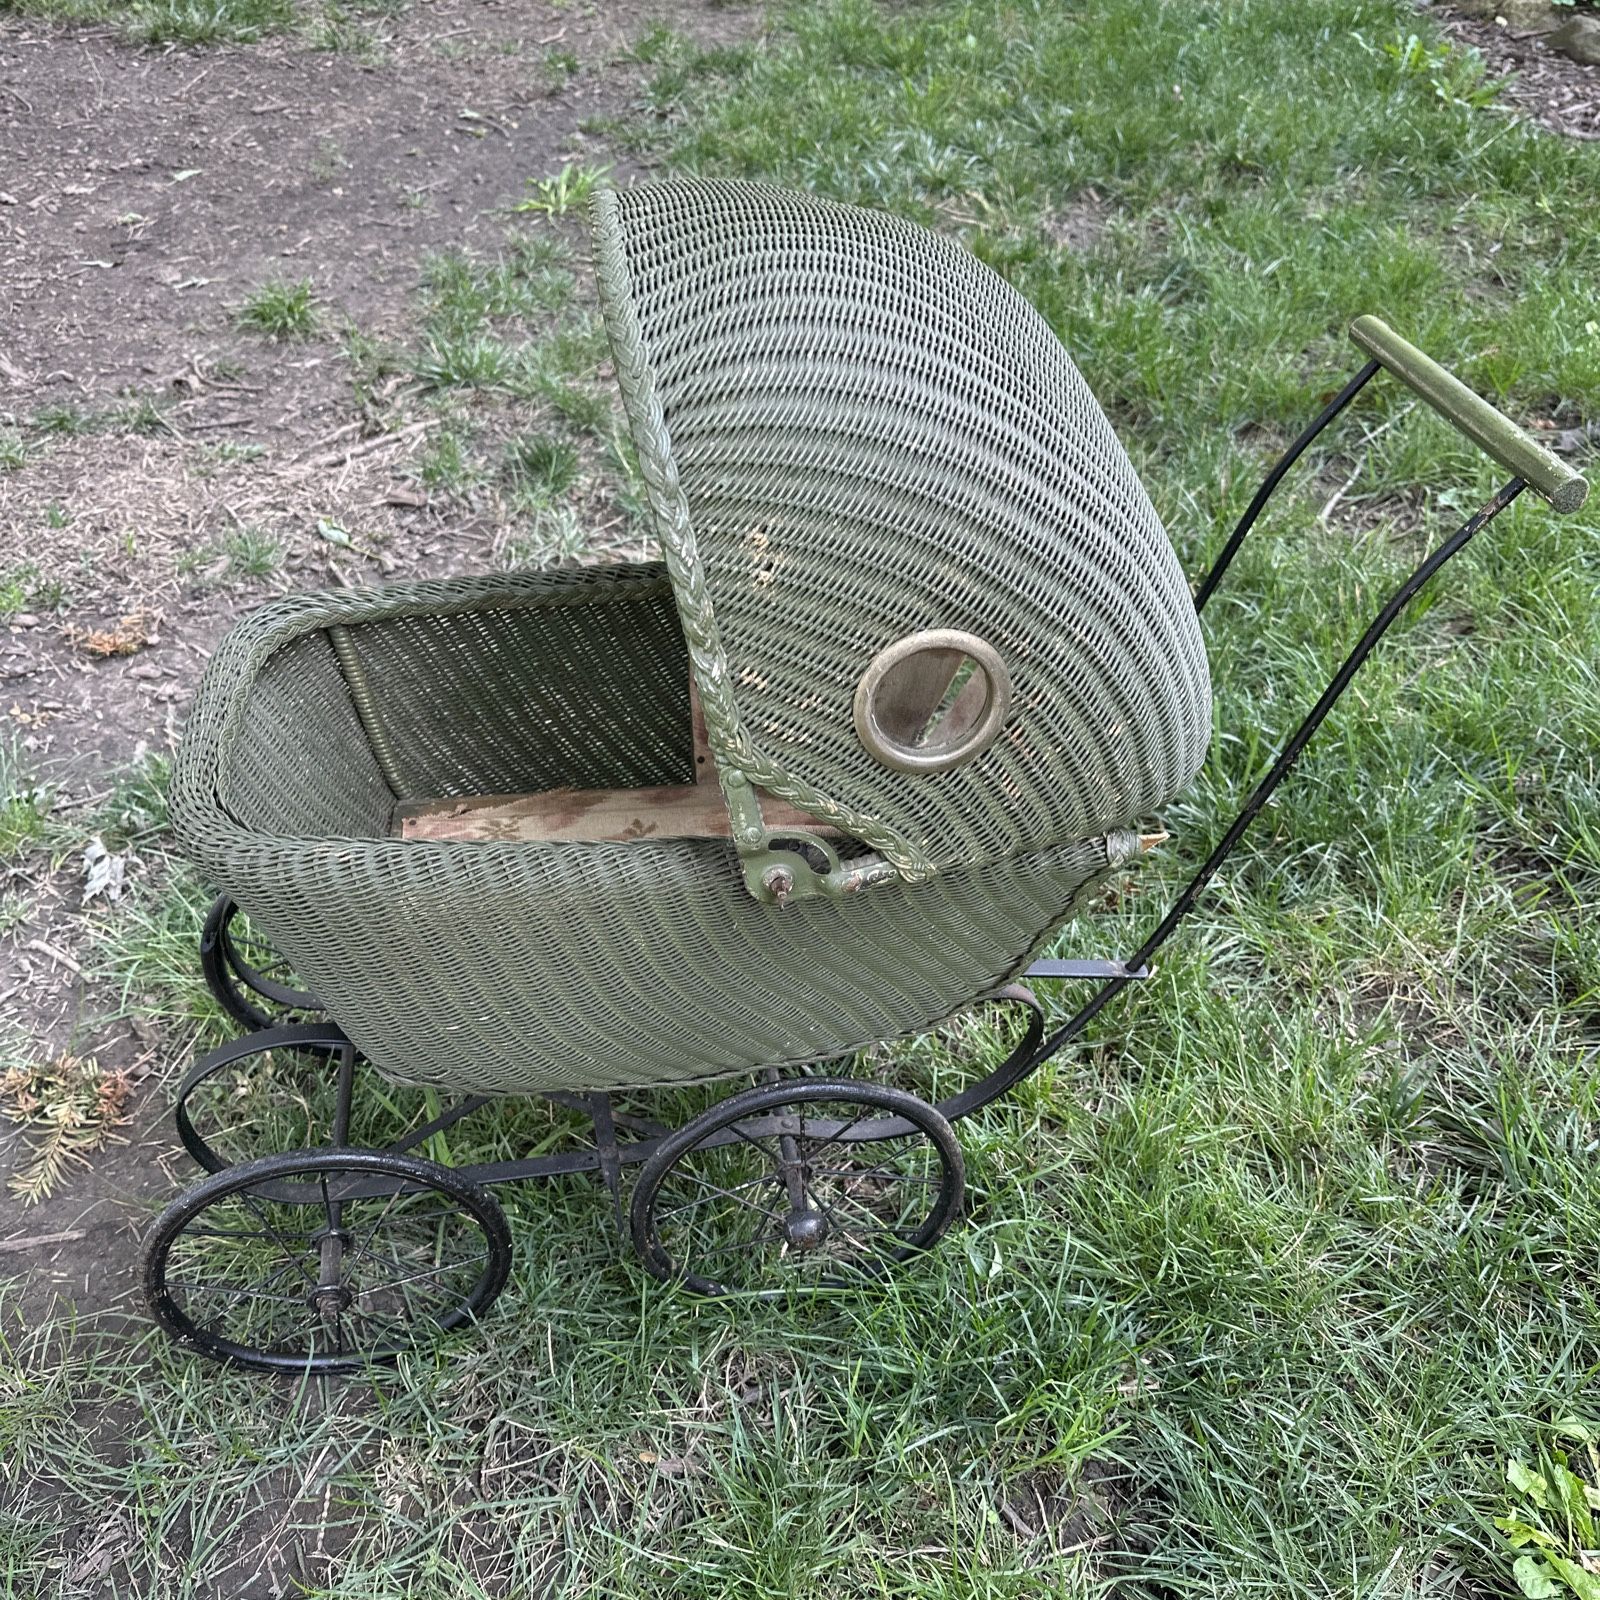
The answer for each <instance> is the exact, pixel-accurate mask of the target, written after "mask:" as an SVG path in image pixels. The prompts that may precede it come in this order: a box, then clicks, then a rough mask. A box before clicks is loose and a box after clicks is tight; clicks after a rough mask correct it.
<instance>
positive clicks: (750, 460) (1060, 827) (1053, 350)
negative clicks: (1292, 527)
mask: <svg viewBox="0 0 1600 1600" xmlns="http://www.w3.org/2000/svg"><path fill="white" fill-rule="evenodd" d="M594 232H595V254H596V269H597V274H598V277H599V281H600V288H601V298H602V303H603V305H604V308H605V313H606V320H607V326H608V329H609V332H610V335H611V340H612V348H613V352H614V355H615V358H616V367H617V373H618V379H619V382H620V384H621V386H622V389H623V394H624V399H625V402H626V405H627V410H628V416H629V422H630V426H631V428H632V431H633V435H634V440H635V444H636V446H637V448H638V452H639V456H640V460H641V464H642V466H643V469H644V473H645V477H646V480H647V483H648V486H649V489H650V496H651V503H652V508H653V512H654V515H655V518H656V522H657V525H658V530H659V533H660V536H661V541H662V546H663V550H664V553H665V556H666V559H667V562H668V566H669V569H670V571H671V575H672V580H673V583H674V586H675V588H676V591H677V596H678V601H679V606H680V610H681V613H682V617H683V625H684V631H685V634H686V636H687V639H688V643H689V649H690V653H691V656H692V658H693V661H694V666H695V672H696V677H697V681H698V684H699V687H700V692H701V697H702V700H703V702H704V704H705V707H706V715H707V721H708V726H709V730H710V734H711V740H712V744H713V747H714V748H715V749H716V750H717V752H718V755H719V757H721V758H722V759H723V761H724V762H725V764H727V765H731V766H734V767H737V768H740V769H742V770H743V771H744V772H745V773H746V774H747V775H748V776H749V777H750V778H751V779H752V780H754V781H756V782H759V783H761V784H764V785H765V786H766V787H768V788H770V789H772V790H773V791H774V792H776V793H779V794H781V795H783V796H784V797H785V798H787V799H790V800H792V801H794V802H795V803H796V804H798V805H800V806H802V807H805V808H806V809H808V810H811V811H814V812H817V813H819V814H821V815H824V816H827V817H829V818H831V819H832V820H834V821H836V822H837V823H839V824H840V825H841V826H842V827H844V828H845V829H846V830H847V831H849V832H850V833H851V834H853V835H854V836H856V837H858V838H860V839H863V840H865V841H867V842H868V843H869V844H871V845H872V846H873V847H874V848H876V849H879V850H881V851H882V852H883V854H884V855H886V856H887V857H888V858H889V859H890V860H891V861H893V862H894V863H895V865H896V866H897V867H898V868H899V869H900V870H901V872H902V874H903V875H904V876H906V877H909V878H913V879H916V878H921V877H925V876H927V875H928V874H929V873H931V872H933V871H936V870H940V869H943V868H947V867H950V866H955V865H962V864H971V863H976V862H980V861H994V860H999V859H1003V858H1005V857H1006V856H1009V855H1011V854H1013V853H1015V852H1018V851H1029V850H1038V849H1041V848H1044V847H1046V846H1049V845H1052V844H1057V843H1061V842H1065V841H1071V840H1076V839H1083V838H1089V837H1093V836H1095V835H1097V834H1101V833H1103V832H1105V831H1106V830H1107V829H1109V828H1114V827H1118V826H1121V825H1123V824H1125V823H1126V822H1128V820H1129V819H1131V818H1134V817H1137V816H1140V815H1142V814H1145V813H1148V812H1150V811H1153V810H1155V809H1157V808H1158V807H1160V806H1161V805H1163V804H1164V803H1165V802H1166V801H1167V800H1169V799H1170V798H1171V797H1172V796H1173V795H1174V794H1176V793H1177V792H1178V790H1179V789H1181V788H1182V787H1183V786H1184V785H1185V784H1186V783H1187V782H1188V781H1189V779H1190V778H1191V777H1192V776H1193V775H1194V773H1195V771H1196V770H1197V769H1198V767H1199V765H1200V762H1201V760H1202V758H1203V756H1204V753H1205V749H1206V745H1207V742H1208V737H1209V730H1210V700H1209V683H1208V678H1207V672H1206V663H1205V656H1204V651H1203V647H1202V645H1201V640H1200V633H1199V628H1198V625H1197V623H1196V619H1195V614H1194V607H1193V604H1192V601H1191V599H1190V594H1189V590H1188V587H1187V585H1186V583H1185V581H1184V578H1183V575H1182V573H1181V571H1180V570H1179V567H1178V564H1177V561H1176V559H1175V557H1174V555H1173V552H1172V549H1171V547H1170V545H1169V544H1168V541H1167V538H1166V535H1165V533H1164V531H1163V529H1162V527H1161V524H1160V522H1159V520H1158V518H1157V516H1156V513H1155V511H1154V509H1153V508H1152V507H1151V504H1150V502H1149V499H1148V498H1147V496H1146V495H1145V493H1144V490H1143V489H1142V488H1141V486H1140V484H1139V482H1138V479H1137V477H1136V476H1135V474H1134V472H1133V469H1132V467H1131V465H1130V463H1129V462H1128V460H1127V457H1126V456H1125V454H1124V453H1123V451H1122V448H1121V446H1120V445H1119V444H1118V443H1117V441H1116V438H1115V437H1114V435H1113V434H1112V431H1111V428H1110V425H1109V424H1108V423H1107V421H1106V419H1105V417H1104V415H1103V414H1102V412H1101V411H1100V408H1099V406H1098V405H1097V404H1096V403H1095V401H1094V399H1093V397H1092V396H1091V395H1090V393H1089V391H1088V388H1087V386H1086V385H1085V384H1084V382H1083V379H1082V378H1081V377H1080V376H1079V374H1078V372H1077V370H1076V369H1075V368H1074V366H1073V365H1072V362H1071V361H1070V359H1069V358H1068V357H1067V355H1066V353H1065V351H1064V350H1063V349H1062V348H1061V345H1060V343H1059V341H1058V340H1057V339H1056V338H1055V336H1054V334H1053V333H1052V332H1051V330H1050V328H1049V327H1048V325H1047V324H1046V323H1045V322H1044V321H1043V319H1041V318H1040V317H1039V316H1038V315H1037V314H1036V313H1035V312H1034V311H1033V309H1032V308H1031V307H1030V306H1029V305H1028V304H1027V302H1026V301H1025V300H1023V299H1022V297H1021V296H1019V295H1018V294H1016V293H1015V292H1014V291H1013V290H1012V289H1011V288H1009V286H1007V285H1006V284H1005V283H1004V282H1003V281H1002V280H1001V279H1000V278H999V277H998V276H997V275H996V274H995V273H993V272H992V271H991V270H990V269H989V268H987V267H986V266H984V265H983V264H982V263H980V262H979V261H977V260H976V259H975V258H974V257H973V256H972V255H970V254H969V253H968V252H966V251H965V250H963V249H961V248H960V247H959V246H957V245H955V244H954V243H952V242H950V241H948V240H945V239H942V238H939V237H937V236H935V235H933V234H931V233H929V232H927V231H926V230H924V229H921V228H919V227H916V226H914V225H912V224H910V223H907V222H904V221H902V220H900V219H897V218H894V217H891V216H887V215H884V214H881V213H877V212H871V211H864V210H859V209H856V208H853V207H847V206H841V205H837V204H833V203H830V202H827V201H822V200H818V199H816V198H813V197H811V196H808V195H802V194H791V193H788V192H785V191H782V190H778V189H773V188H768V187H765V186H762V185H756V184H749V183H693V184H688V183H685V184H657V185H646V186H642V187H639V188H635V189H632V190H628V191H626V192H620V193H616V192H606V193H603V194H601V195H600V196H599V197H598V198H597V201H596V204H595V210H594ZM946 628H947V629H959V630H962V631H965V632H968V633H971V634H975V635H977V636H978V637H979V638H981V639H983V640H986V641H988V643H990V644H991V645H993V646H994V647H995V648H996V649H997V650H998V651H999V652H1000V654H1001V656H1002V658H1003V659H1004V661H1005V662H1006V664H1007V666H1008V668H1009V670H1010V673H1011V676H1012V680H1013V683H1014V687H1015V694H1014V700H1013V709H1012V712H1011V715H1010V717H1009V720H1008V721H1007V723H1006V726H1005V728H1004V730H1003V732H1002V735H1001V737H1000V738H999V740H998V741H997V742H996V743H995V744H994V745H992V746H991V747H990V748H989V749H988V750H987V751H986V752H985V753H984V754H983V755H982V756H980V757H979V758H978V759H977V760H976V761H974V762H972V763H971V764H970V765H967V766H964V767H961V768H958V769H956V770H953V771H947V772H943V773H938V774H908V773H904V772H898V771H892V770H890V769H889V768H887V767H885V766H883V765H880V764H879V763H878V762H877V761H876V760H875V759H874V758H873V757H872V756H870V755H869V754H868V753H867V751H866V750H865V749H863V748H862V746H861V744H860V743H859V742H858V740H857V739H856V737H855V736H854V733H853V731H852V717H851V698H852V694H853V692H854V689H855V686H856V683H857V681H858V679H859V678H860V677H861V674H862V672H863V670H864V669H865V668H866V666H867V665H868V663H869V662H870V661H871V660H872V658H873V657H874V656H875V655H876V654H877V653H878V652H879V651H880V650H882V649H883V648H884V647H885V646H887V645H889V644H891V643H892V642H893V641H895V640H897V639H899V638H902V637H903V636H905V635H907V634H910V633H914V632H918V631H920V630H924V629H946Z"/></svg>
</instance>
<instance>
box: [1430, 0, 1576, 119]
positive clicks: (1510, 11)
mask: <svg viewBox="0 0 1600 1600" xmlns="http://www.w3.org/2000/svg"><path fill="white" fill-rule="evenodd" d="M1433 15H1434V16H1435V18H1436V19H1437V21H1438V23H1439V25H1440V27H1441V28H1443V29H1444V31H1445V33H1446V34H1448V35H1449V37H1450V38H1451V39H1453V40H1454V41H1455V42H1456V43H1457V44H1461V45H1466V46H1467V47H1469V48H1471V49H1475V50H1478V51H1481V52H1482V54H1483V59H1484V61H1485V63H1486V64H1487V66H1488V69H1489V76H1490V77H1491V78H1503V79H1505V80H1506V85H1505V89H1504V91H1503V97H1504V101H1505V103H1506V104H1507V105H1509V106H1511V107H1512V108H1513V109H1514V110H1516V111H1518V112H1520V113H1521V114H1522V115H1524V116H1526V117H1531V118H1532V119H1533V120H1534V121H1535V122H1537V123H1539V124H1540V125H1541V126H1542V127H1546V128H1549V129H1550V130H1551V131H1552V132H1554V133H1561V134H1565V135H1566V136H1567V137H1568V138H1572V139H1600V67H1592V66H1586V65H1584V64H1583V63H1582V62H1579V61H1573V60H1571V59H1569V58H1568V57H1567V56H1565V55H1562V54H1561V53H1560V52H1559V51H1556V50H1553V49H1551V48H1550V46H1549V45H1548V44H1546V42H1545V38H1546V35H1547V34H1549V33H1550V32H1551V31H1552V30H1554V29H1555V28H1557V27H1558V26H1560V25H1561V23H1563V22H1564V21H1570V19H1571V18H1572V16H1573V15H1575V13H1573V12H1570V11H1564V10H1563V11H1558V10H1556V9H1555V8H1553V7H1551V6H1547V5H1544V4H1543V3H1542V0H1538V3H1530V0H1521V3H1520V4H1510V5H1508V4H1507V3H1506V0H1498V3H1493V0H1453V3H1451V4H1449V5H1439V6H1437V7H1435V8H1433ZM1594 15H1595V17H1596V18H1597V19H1600V11H1597V12H1595V13H1594Z"/></svg>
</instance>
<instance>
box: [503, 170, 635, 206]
mask: <svg viewBox="0 0 1600 1600" xmlns="http://www.w3.org/2000/svg"><path fill="white" fill-rule="evenodd" d="M610 171H611V168H610V167H575V166H573V165H572V164H571V163H570V162H569V163H568V164H567V165H566V166H564V167H563V168H562V169H561V170H560V171H559V172H558V173H556V175H555V176H554V177H553V178H538V179H533V178H530V179H529V180H528V186H529V188H531V189H532V190H533V194H532V195H531V196H530V197H529V198H528V199H526V200H519V201H518V202H517V204H516V205H515V206H513V207H512V209H513V210H514V211H536V212H538V213H539V214H540V215H541V216H546V217H564V216H566V215H567V213H568V212H569V211H575V210H577V208H578V207H579V206H581V205H582V204H583V203H584V202H585V201H586V200H587V199H588V198H589V196H590V195H591V194H593V193H594V191H595V190H596V189H597V188H598V187H599V186H600V183H601V181H602V180H603V179H604V178H605V176H606V174H607V173H608V172H610Z"/></svg>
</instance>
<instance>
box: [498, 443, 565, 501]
mask: <svg viewBox="0 0 1600 1600" xmlns="http://www.w3.org/2000/svg"><path fill="white" fill-rule="evenodd" d="M505 475H506V477H507V479H508V480H509V481H510V482H511V484H512V485H513V487H515V488H518V489H524V490H530V491H532V492H533V493H534V494H536V495H539V496H542V497H543V498H545V499H548V500H554V499H558V498H559V497H560V496H561V495H564V494H565V493H566V492H567V490H569V489H570V488H571V487H572V486H573V484H575V483H576V482H577V481H578V452H577V450H576V449H574V448H573V446H572V445H570V444H568V443H567V442H566V441H565V440H563V439H552V438H551V437H549V435H547V434H525V435H522V436H521V437H519V438H516V439H513V440H512V441H511V442H510V443H509V444H508V445H507V446H506V454H505Z"/></svg>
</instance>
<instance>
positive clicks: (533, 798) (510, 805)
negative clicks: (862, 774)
mask: <svg viewBox="0 0 1600 1600" xmlns="http://www.w3.org/2000/svg"><path fill="white" fill-rule="evenodd" d="M756 794H757V796H758V798H759V799H760V801H761V812H762V816H763V817H764V819H765V821H766V824H767V827H768V829H769V830H771V831H772V832H774V833H780V834H790V833H796V834H822V835H827V834H831V833H833V832H834V830H833V829H832V828H831V827H830V826H829V825H828V824H827V823H824V822H820V821H819V820H818V819H817V818H816V817H813V816H812V815H811V814H810V813H809V812H805V811H799V810H796V809H795V807H793V806H791V805H789V804H788V803H787V802H786V801H783V800H775V799H773V798H772V796H770V795H768V794H767V793H765V792H764V791H763V790H760V789H758V790H757V791H756ZM392 831H393V833H394V835H395V837H397V838H401V839H449V840H453V841H457V842H460V843H468V844H470V843H473V842H478V843H498V844H527V843H535V842H539V841H546V842H548V841H556V840H567V841H572V842H590V843H600V842H603V841H608V840H609V841H614V842H619V843H621V842H626V841H629V840H636V839H728V838H731V837H732V834H733V829H732V824H731V822H730V820H729V817H728V808H727V805H726V803H725V802H724V800H723V798H722V790H721V788H720V787H719V785H717V784H716V783H700V784H695V783H690V784H669V785H666V786H665V787H662V788H656V789H546V790H543V791H541V792H540V793H538V794H486V795H460V796H456V797H454V798H451V799H444V800H403V801H401V802H400V803H399V804H398V805H397V806H396V807H395V811H394V822H393V827H392Z"/></svg>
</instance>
